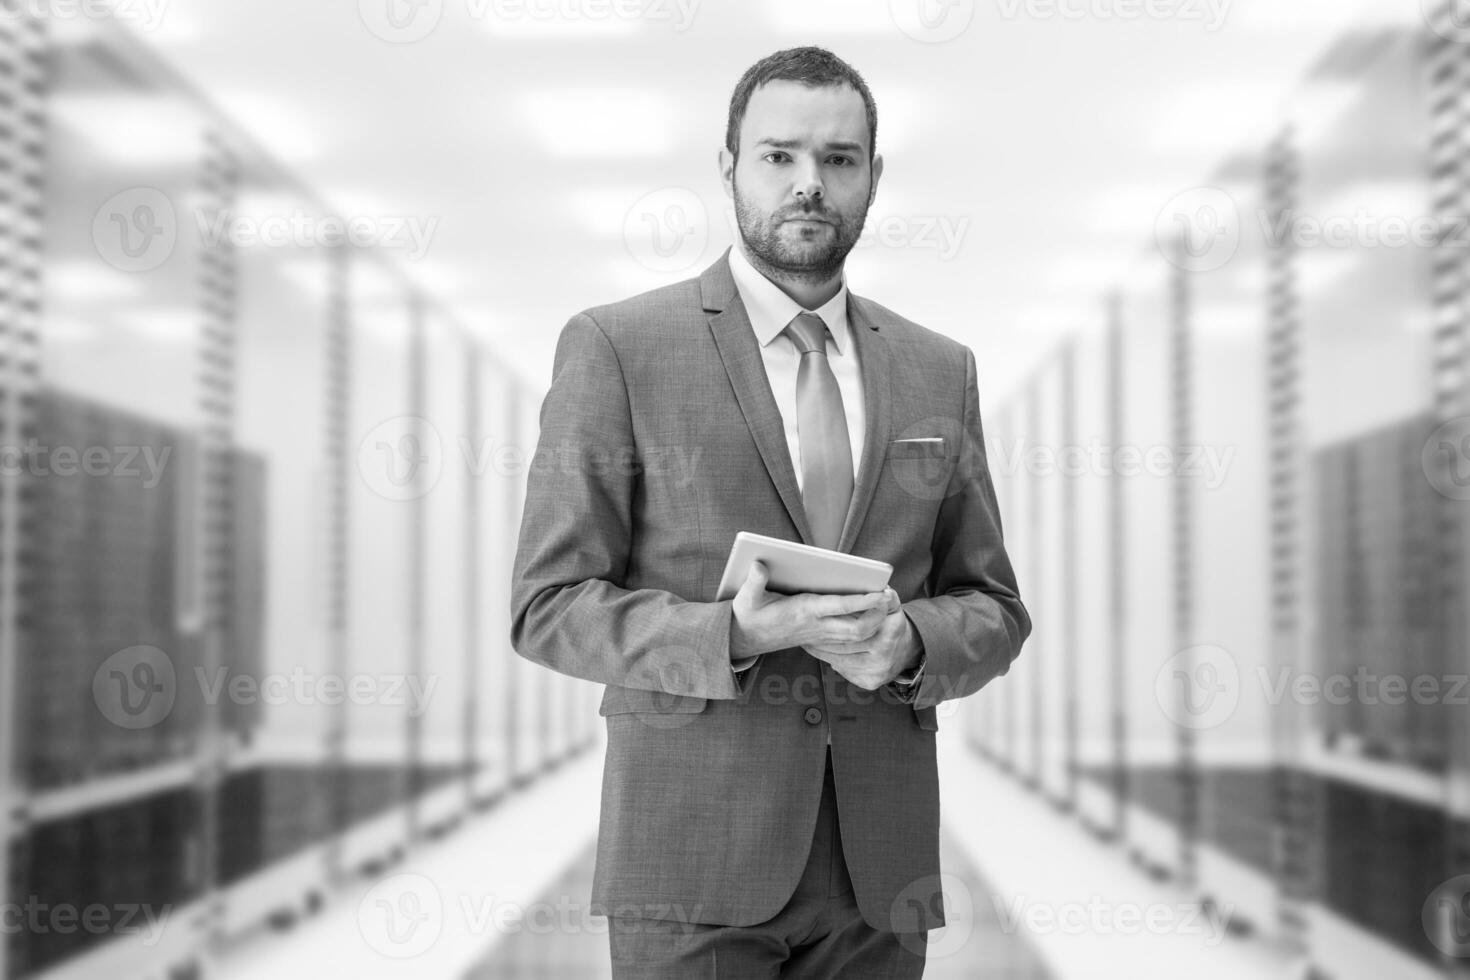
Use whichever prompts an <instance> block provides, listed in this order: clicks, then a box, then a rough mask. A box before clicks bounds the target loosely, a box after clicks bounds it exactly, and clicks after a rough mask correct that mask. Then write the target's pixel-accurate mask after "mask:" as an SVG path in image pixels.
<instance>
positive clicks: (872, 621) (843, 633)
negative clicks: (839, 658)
mask: <svg viewBox="0 0 1470 980" xmlns="http://www.w3.org/2000/svg"><path fill="white" fill-rule="evenodd" d="M890 615H891V614H890V613H889V612H888V611H887V610H886V609H883V608H881V607H880V608H878V609H869V610H868V611H867V612H864V613H858V614H857V615H854V616H828V617H826V618H824V619H822V620H820V621H819V622H818V628H820V629H821V630H822V637H821V639H822V640H833V641H836V642H839V643H854V642H857V641H860V640H870V639H872V638H873V637H874V636H876V635H877V634H878V631H879V630H881V629H882V628H883V624H884V622H886V621H887V619H888V617H889V616H890Z"/></svg>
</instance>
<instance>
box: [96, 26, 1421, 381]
mask: <svg viewBox="0 0 1470 980" xmlns="http://www.w3.org/2000/svg"><path fill="white" fill-rule="evenodd" d="M119 4H120V5H119V15H120V16H124V15H126V17H127V18H129V19H130V21H131V22H130V26H131V27H133V28H134V29H135V30H137V31H138V32H139V33H140V34H141V35H142V36H143V37H144V38H145V40H146V42H147V43H148V45H149V46H150V47H152V48H153V49H155V50H156V51H158V52H159V53H160V54H161V55H162V57H163V58H165V59H166V60H167V61H169V62H170V63H172V65H174V66H175V67H176V68H177V70H178V71H179V72H180V73H181V74H182V75H184V76H185V77H186V78H189V79H190V80H192V81H193V82H194V83H195V84H196V85H197V86H198V88H199V89H200V90H201V91H202V92H204V93H205V94H206V95H207V96H208V97H209V98H210V99H211V100H213V101H214V102H215V103H216V104H218V105H219V106H221V107H222V108H224V110H225V111H226V112H228V113H229V114H230V115H232V116H234V117H235V118H236V119H237V120H238V122H239V124H240V125H241V127H242V128H244V129H245V130H246V131H247V132H250V133H251V134H253V135H254V137H255V138H256V139H257V140H258V141H259V142H260V144H261V145H262V146H263V147H264V148H265V149H266V151H267V152H268V153H269V154H271V155H274V156H275V157H277V158H279V159H280V160H281V161H282V162H283V163H284V164H286V165H287V166H288V167H289V168H291V169H293V170H295V171H296V172H298V173H299V174H301V175H302V177H303V179H304V180H305V181H306V182H307V183H308V184H309V185H311V186H314V187H316V188H317V189H318V190H319V191H320V193H321V195H322V196H323V197H324V198H325V199H326V200H327V201H329V202H331V203H332V204H333V205H334V206H336V207H337V208H338V209H339V210H341V211H342V212H343V213H344V214H347V215H370V216H380V217H381V216H385V215H399V216H406V217H412V218H416V219H417V220H418V221H419V223H420V226H421V227H432V237H430V238H429V239H428V241H427V242H426V243H425V247H423V248H422V249H421V250H418V251H414V252H412V253H410V252H408V251H407V250H405V251H404V252H403V254H401V255H397V256H395V258H397V259H398V260H400V261H402V262H403V263H405V265H406V266H407V267H408V272H409V274H410V275H411V276H412V277H414V278H415V279H417V280H418V281H420V282H422V283H423V284H424V285H425V286H426V287H427V288H428V289H429V290H430V291H431V292H433V293H434V294H436V295H438V296H439V297H440V298H441V299H442V300H444V301H445V302H446V304H447V305H449V306H450V307H452V308H453V309H455V310H456V311H458V312H460V313H461V314H462V315H463V317H464V318H465V320H466V321H467V322H469V323H471V324H472V325H473V326H474V327H475V328H476V329H478V330H481V331H483V333H484V334H485V335H487V336H488V337H490V338H492V339H493V340H494V342H495V345H496V346H497V348H498V349H499V351H500V353H501V356H502V357H503V358H504V359H505V360H506V361H507V362H508V363H509V364H510V365H511V366H512V367H513V368H514V369H515V370H516V371H517V372H518V373H520V374H521V375H523V376H524V377H525V378H526V379H527V380H528V382H529V383H531V384H533V385H535V386H537V387H538V388H539V387H543V386H544V385H545V384H546V382H547V380H548V379H549V375H550V365H551V356H552V352H553V350H554V345H555V341H556V337H557V333H558V331H559V329H560V328H561V326H562V324H564V323H565V322H566V320H567V319H568V318H569V317H570V316H571V315H572V314H573V313H575V312H577V311H578V310H581V309H583V308H586V307H588V306H592V305H596V304H600V303H606V302H610V301H613V300H616V299H619V298H622V297H624V296H627V295H630V294H632V293H634V292H639V291H642V290H644V289H648V288H652V287H655V286H658V285H661V284H664V283H667V282H672V281H675V280H677V279H681V278H685V277H687V276H690V275H694V274H697V272H698V271H699V270H700V269H702V268H703V267H704V266H705V265H707V264H708V263H710V262H712V261H714V259H716V258H717V257H718V256H719V255H720V253H721V252H722V251H723V250H724V248H725V247H726V246H727V245H728V244H729V243H730V240H731V232H730V224H729V212H728V205H727V201H726V199H725V197H724V194H723V191H722V189H721V186H720V183H719V179H718V172H717V168H716V154H717V152H718V150H719V147H720V145H721V142H722V140H723V134H724V125H725V111H726V104H727V101H728V99H729V94H730V90H731V88H732V87H733V85H734V83H735V80H736V79H737V78H738V76H739V75H740V73H741V72H742V71H743V70H744V69H745V68H746V67H747V66H748V65H749V64H750V63H751V62H753V61H755V60H757V59H758V58H760V57H762V56H764V55H765V54H768V53H770V52H771V51H774V50H777V49H779V48H782V47H789V46H793V45H797V44H806V43H817V44H821V45H824V46H826V47H829V48H831V49H832V50H833V51H835V52H836V53H838V54H839V55H841V56H842V57H843V58H845V59H846V60H848V61H849V62H851V63H852V64H853V65H854V66H855V67H856V68H857V69H858V70H859V71H860V72H862V73H863V75H864V77H865V78H866V79H867V80H868V83H869V85H870V86H871V88H872V89H873V92H874V95H875V97H876V99H877V103H878V111H879V127H878V143H877V145H878V151H879V152H880V153H881V154H883V156H884V157H885V159H886V170H885V172H884V176H883V181H882V184H881V186H880V190H879V194H878V199H877V202H876V204H875V205H874V207H873V209H872V211H871V212H870V220H871V221H872V222H873V223H874V224H873V227H874V234H872V235H871V236H869V237H868V238H867V239H866V240H865V241H864V242H862V243H860V244H859V246H858V247H857V248H856V249H855V250H854V252H853V254H852V256H851V258H850V259H849V262H848V275H849V282H850V284H851V286H852V288H853V290H854V291H856V292H858V293H860V294H863V295H867V296H870V297H872V298H874V299H877V300H878V301H880V302H882V303H884V304H886V305H888V306H890V307H892V308H894V309H896V310H897V311H899V312H900V313H902V314H904V315H906V316H908V317H910V318H912V319H914V320H917V321H918V322H920V323H923V324H925V325H927V326H929V327H931V328H933V329H935V330H938V331H941V332H943V333H946V334H949V335H951V336H954V337H956V338H959V339H960V340H962V341H964V342H965V343H967V344H970V345H971V346H972V347H973V348H974V349H975V351H976V354H977V358H978V360H979V362H980V369H981V383H982V398H985V399H986V400H987V401H988V400H990V399H993V398H995V397H998V396H999V395H1001V394H1003V393H1004V392H1005V391H1006V390H1007V389H1008V388H1009V387H1011V386H1012V385H1013V384H1015V383H1016V382H1017V381H1018V380H1019V379H1020V378H1021V377H1023V376H1024V374H1025V371H1026V368H1027V367H1028V366H1029V365H1031V364H1033V363H1035V362H1036V361H1037V360H1038V359H1040V358H1041V357H1043V356H1044V355H1045V353H1046V352H1047V350H1048V349H1050V348H1051V347H1052V346H1053V345H1054V344H1055V343H1056V341H1057V339H1058V338H1059V337H1061V336H1062V335H1064V334H1065V333H1067V332H1068V331H1070V330H1074V329H1077V328H1078V327H1080V326H1085V325H1086V324H1087V323H1088V322H1089V320H1090V319H1091V318H1092V311H1094V310H1095V309H1096V308H1097V306H1098V302H1097V300H1098V296H1099V294H1100V293H1101V291H1102V290H1103V289H1104V288H1106V287H1107V286H1108V285H1109V284H1110V283H1111V282H1112V281H1114V279H1115V277H1116V276H1117V275H1118V273H1119V270H1120V269H1122V268H1125V267H1126V266H1127V264H1128V263H1129V261H1130V260H1131V259H1132V258H1133V257H1135V256H1137V255H1138V254H1139V253H1140V252H1141V250H1143V249H1144V248H1146V247H1149V245H1150V242H1151V240H1152V239H1151V236H1152V229H1153V227H1154V221H1155V218H1156V216H1157V215H1158V214H1159V211H1160V208H1161V207H1162V206H1163V205H1164V203H1165V202H1167V201H1168V200H1169V199H1171V198H1173V197H1175V196H1176V195H1177V194H1179V193H1180V192H1182V191H1184V190H1186V189H1189V188H1191V187H1194V186H1196V185H1198V184H1200V183H1201V182H1203V181H1205V180H1206V178H1208V177H1209V175H1210V174H1211V172H1212V171H1214V170H1215V169H1216V166H1217V164H1219V163H1220V162H1221V161H1222V160H1224V159H1225V158H1226V157H1228V156H1229V155H1230V154H1231V153H1232V151H1234V150H1236V149H1238V148H1240V147H1241V146H1243V145H1248V144H1249V143H1251V142H1252V141H1255V140H1259V139H1261V138H1262V134H1263V133H1264V132H1266V130H1265V129H1264V128H1263V124H1268V123H1269V122H1270V120H1272V119H1274V118H1276V117H1278V115H1279V113H1280V109H1281V105H1282V101H1283V98H1284V97H1285V96H1286V94H1287V93H1289V92H1290V90H1291V89H1292V87H1293V85H1294V83H1295V82H1296V81H1297V80H1298V79H1299V78H1301V76H1302V75H1303V74H1304V73H1305V72H1306V70H1307V68H1308V66H1309V65H1310V64H1311V63H1312V62H1313V61H1314V60H1315V59H1316V58H1317V57H1319V56H1320V54H1321V52H1322V51H1323V49H1324V48H1325V47H1326V46H1327V44H1328V43H1329V42H1330V41H1331V40H1332V39H1333V37H1334V36H1335V35H1337V34H1339V33H1341V32H1342V30H1343V29H1344V26H1345V24H1347V23H1349V22H1350V21H1351V20H1352V19H1353V18H1355V17H1356V18H1362V17H1367V18H1370V19H1383V18H1392V17H1399V18H1404V17H1411V16H1417V12H1418V8H1417V5H1416V4H1415V3H1413V2H1410V0H1397V2H1396V3H1364V4H1359V5H1357V6H1358V7H1359V8H1361V9H1358V10H1357V11H1356V12H1349V8H1354V7H1355V5H1354V4H1353V3H1351V2H1344V0H1234V2H1233V3H1232V2H1230V0H979V2H977V0H846V2H841V3H839V2H836V0H806V2H795V0H786V2H777V0H768V2H762V0H758V2H736V0H337V2H333V3H324V2H320V0H312V2H303V0H119ZM920 4H924V5H925V6H923V7H920V6H919V5H920ZM1394 8H1397V9H1398V12H1397V13H1393V12H1392V11H1393V9H1394ZM1385 9H1386V10H1388V11H1390V12H1389V13H1382V12H1380V11H1381V10H1385ZM924 14H927V18H926V19H921V17H920V15H924ZM926 25H927V26H926ZM949 34H953V35H954V36H952V37H948V38H947V39H945V38H946V37H947V35H949ZM655 230H657V231H658V235H659V237H657V238H655V237H654V231H655Z"/></svg>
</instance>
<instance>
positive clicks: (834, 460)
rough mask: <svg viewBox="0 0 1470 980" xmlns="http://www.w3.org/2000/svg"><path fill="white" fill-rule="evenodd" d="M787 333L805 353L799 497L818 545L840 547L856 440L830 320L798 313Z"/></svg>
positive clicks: (800, 381) (800, 377) (800, 385)
mask: <svg viewBox="0 0 1470 980" xmlns="http://www.w3.org/2000/svg"><path fill="white" fill-rule="evenodd" d="M786 333H787V335H788V336H790V337H791V340H792V342H793V343H794V344H796V349H797V350H798V351H800V352H801V367H800V368H799V369H798V370H797V372H796V436H797V440H798V441H799V442H800V444H801V502H802V505H803V506H804V507H805V508H806V519H807V523H808V524H810V525H811V529H812V541H813V543H814V544H816V545H817V546H818V547H820V548H832V549H835V548H836V547H837V542H838V541H839V540H840V539H841V538H842V525H843V523H844V522H845V521H846V520H847V505H848V503H849V502H850V501H851V500H852V482H853V481H852V443H851V442H850V441H849V439H848V434H847V413H846V412H845V411H843V408H842V390H841V389H840V388H838V387H837V377H836V375H834V374H833V373H832V365H831V364H828V363H827V324H826V323H825V322H823V320H822V318H821V317H819V316H817V315H816V314H815V313H800V314H798V315H797V317H796V319H794V320H792V321H791V322H790V323H789V324H787V326H786Z"/></svg>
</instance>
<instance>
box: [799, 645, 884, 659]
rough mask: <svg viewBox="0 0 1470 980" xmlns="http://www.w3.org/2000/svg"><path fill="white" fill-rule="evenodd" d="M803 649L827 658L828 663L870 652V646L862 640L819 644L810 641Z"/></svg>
mask: <svg viewBox="0 0 1470 980" xmlns="http://www.w3.org/2000/svg"><path fill="white" fill-rule="evenodd" d="M802 649H803V650H806V651H807V652H808V653H810V654H811V655H812V656H814V657H816V658H817V659H819V660H826V661H827V662H828V663H835V662H837V661H838V660H850V659H851V658H852V657H854V656H857V655H858V654H863V653H868V652H870V648H869V647H868V645H867V644H866V643H862V642H858V643H817V644H812V643H808V644H806V645H805V646H803V647H802Z"/></svg>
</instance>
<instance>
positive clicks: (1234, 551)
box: [1177, 153, 1278, 931]
mask: <svg viewBox="0 0 1470 980" xmlns="http://www.w3.org/2000/svg"><path fill="white" fill-rule="evenodd" d="M1265 166H1266V162H1265V155H1264V154H1262V153H1245V154H1241V155H1239V156H1237V157H1234V158H1232V159H1231V160H1229V161H1228V162H1227V163H1226V164H1225V166H1223V167H1222V168H1221V169H1220V170H1218V171H1217V172H1216V173H1215V174H1214V175H1213V176H1212V179H1211V181H1210V183H1211V184H1212V185H1213V186H1214V187H1216V188H1219V189H1221V190H1223V191H1224V192H1225V193H1226V194H1228V196H1229V200H1230V202H1231V206H1232V207H1233V208H1234V210H1235V211H1236V215H1235V217H1234V218H1233V219H1231V221H1230V226H1231V227H1232V229H1234V230H1237V231H1238V238H1237V239H1236V241H1235V242H1234V244H1233V245H1232V252H1231V254H1230V256H1229V260H1228V261H1227V262H1224V263H1223V264H1222V265H1220V267H1219V268H1209V269H1199V270H1196V271H1194V272H1193V273H1192V274H1191V275H1190V277H1189V283H1190V289H1191V296H1190V315H1189V325H1190V337H1189V339H1188V342H1189V345H1190V347H1191V348H1192V349H1193V351H1194V355H1193V362H1194V365H1195V366H1196V369H1195V370H1194V371H1193V376H1192V378H1190V381H1189V384H1188V385H1187V392H1186V393H1184V394H1183V395H1181V399H1182V398H1184V397H1187V398H1188V400H1189V401H1190V402H1191V403H1192V410H1191V423H1192V426H1191V427H1192V432H1190V433H1189V434H1188V435H1187V436H1183V435H1181V437H1179V438H1178V440H1177V442H1178V444H1179V446H1180V447H1181V449H1180V455H1179V456H1178V457H1177V458H1178V459H1179V461H1180V465H1181V466H1182V467H1184V468H1185V470H1186V472H1182V473H1181V474H1180V480H1179V487H1180V489H1181V490H1184V491H1187V492H1188V493H1189V495H1190V501H1189V507H1190V509H1191V511H1192V513H1190V515H1189V527H1190V536H1191V539H1192V542H1193V569H1192V572H1193V578H1194V581H1193V582H1192V583H1190V584H1189V586H1188V588H1187V589H1186V590H1183V595H1184V596H1185V598H1186V600H1187V601H1188V602H1189V603H1190V605H1191V607H1192V609H1191V613H1190V615H1191V619H1192V625H1191V627H1190V628H1189V629H1188V630H1187V631H1186V630H1181V636H1180V640H1179V642H1180V646H1181V647H1182V648H1192V649H1193V652H1194V658H1193V659H1194V662H1193V663H1192V664H1191V666H1190V669H1191V670H1192V671H1194V672H1195V673H1196V675H1197V677H1198V676H1199V672H1200V671H1202V670H1203V671H1208V672H1213V673H1214V674H1215V675H1217V676H1219V677H1222V678H1225V679H1226V680H1225V681H1224V683H1228V684H1229V685H1230V689H1229V690H1227V691H1224V692H1221V693H1220V694H1219V696H1220V697H1222V698H1225V699H1227V700H1226V701H1225V702H1223V703H1222V705H1221V710H1219V711H1217V712H1215V713H1214V714H1213V715H1212V716H1208V717H1204V718H1202V719H1200V720H1201V722H1202V724H1200V725H1198V726H1197V727H1196V728H1192V729H1190V734H1191V736H1192V746H1191V749H1190V752H1191V756H1192V758H1193V759H1194V765H1195V774H1196V775H1195V779H1196V787H1197V788H1196V792H1197V794H1198V797H1197V798H1198V808H1197V811H1196V813H1197V816H1196V820H1195V822H1194V826H1195V839H1194V842H1193V845H1192V847H1193V855H1192V861H1193V863H1194V867H1195V870H1196V875H1195V891H1196V893H1197V894H1198V895H1200V896H1202V897H1203V898H1204V899H1205V900H1206V901H1213V902H1215V903H1216V904H1224V903H1226V902H1228V903H1229V905H1230V906H1232V907H1233V909H1234V912H1233V914H1232V924H1233V925H1234V926H1235V927H1236V928H1237V929H1245V928H1250V927H1255V928H1259V929H1265V930H1267V931H1274V930H1275V922H1276V918H1277V914H1278V909H1277V902H1278V895H1277V886H1276V869H1275V864H1274V862H1275V860H1276V859H1275V857H1274V855H1273V853H1272V847H1273V835H1274V833H1275V827H1274V826H1273V802H1272V793H1273V786H1274V781H1273V775H1272V766H1273V760H1274V759H1275V758H1276V756H1275V755H1273V748H1272V739H1271V725H1272V717H1271V706H1270V704H1269V703H1268V700H1267V697H1266V694H1267V691H1268V689H1269V688H1268V686H1267V685H1266V684H1265V683H1263V678H1274V676H1275V674H1274V673H1273V671H1272V669H1271V667H1272V665H1271V663H1270V634H1269V629H1268V621H1269V602H1270V597H1271V592H1272V585H1271V582H1270V579H1269V576H1268V575H1266V574H1264V573H1263V572H1262V569H1265V568H1267V566H1268V562H1269V560H1270V550H1269V548H1268V542H1267V533H1266V531H1265V529H1266V528H1267V527H1268V526H1269V522H1270V515H1269V510H1268V506H1267V504H1268V492H1269V488H1270V483H1269V480H1270V474H1269V468H1268V461H1269V458H1270V453H1269V449H1268V444H1267V439H1266V433H1267V424H1268V423H1267V411H1266V404H1267V387H1266V368H1267V362H1268V356H1267V330H1266V327H1267V318H1268V312H1267V295H1266V288H1267V287H1266V284H1267V281H1268V270H1267V258H1268V242H1267V239H1266V235H1265V234H1264V232H1263V230H1262V222H1261V221H1259V220H1258V219H1257V217H1256V216H1257V215H1259V214H1261V213H1262V211H1263V203H1264V201H1263V197H1262V187H1261V184H1262V174H1263V172H1264V168H1265ZM1211 264H1213V263H1211ZM1207 678H1208V674H1206V675H1205V679H1207ZM1273 683H1274V681H1273Z"/></svg>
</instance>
